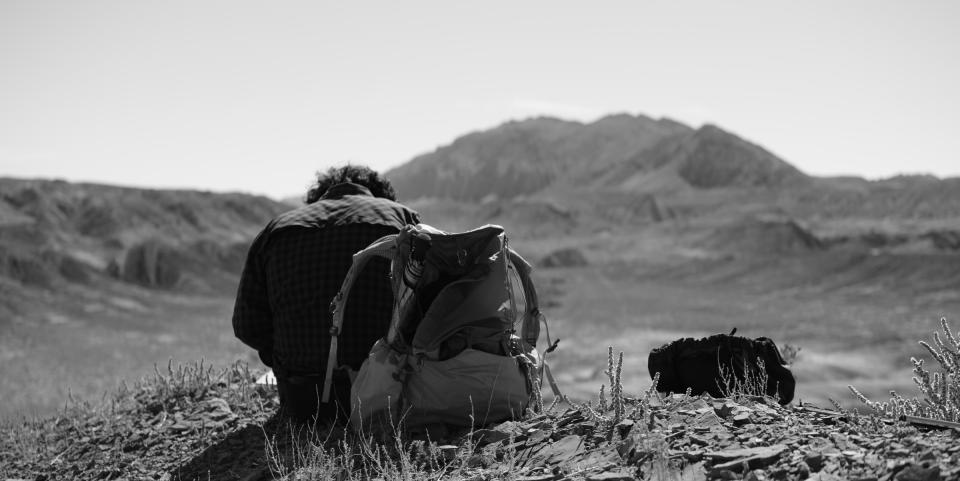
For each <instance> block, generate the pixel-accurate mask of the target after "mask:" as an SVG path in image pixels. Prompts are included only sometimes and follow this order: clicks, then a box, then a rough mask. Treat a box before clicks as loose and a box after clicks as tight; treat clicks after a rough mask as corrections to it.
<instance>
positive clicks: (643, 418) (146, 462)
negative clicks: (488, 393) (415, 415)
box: [0, 324, 960, 481]
mask: <svg viewBox="0 0 960 481" xmlns="http://www.w3.org/2000/svg"><path fill="white" fill-rule="evenodd" d="M944 326H945V324H944ZM945 334H946V337H945V341H943V340H939V338H935V344H936V345H937V348H936V352H937V353H938V354H940V357H941V358H943V359H944V360H945V361H946V362H947V363H949V362H953V361H955V360H956V359H957V354H956V349H955V348H956V347H957V343H956V339H955V337H953V335H952V333H951V332H950V331H949V330H948V329H946V326H945ZM941 341H943V342H941ZM947 342H949V343H950V344H952V347H951V348H949V349H947V348H946V343H947ZM931 350H932V351H933V350H934V348H933V347H932V346H931ZM948 356H949V357H948ZM623 358H624V356H623V353H619V354H618V355H617V356H614V350H613V348H608V350H607V363H606V371H605V374H606V376H607V382H608V384H605V385H604V386H603V387H602V388H601V390H600V394H599V395H598V397H597V399H596V400H595V401H592V402H586V403H576V402H570V401H568V402H569V403H570V405H571V406H570V407H569V408H567V409H564V408H562V404H563V402H561V401H555V402H554V403H553V404H552V405H551V406H550V407H548V408H546V409H545V410H544V412H541V413H534V412H532V411H531V412H529V413H528V414H527V416H526V417H525V418H524V419H522V420H517V421H508V422H504V423H501V424H499V425H496V426H489V427H487V428H485V429H475V430H474V429H470V430H465V431H463V432H455V433H449V435H448V436H446V437H445V438H443V439H431V438H429V437H420V438H417V437H412V436H410V435H408V434H405V433H403V432H402V431H397V430H395V431H394V432H392V433H388V434H389V435H388V436H386V437H378V436H369V435H358V434H355V433H354V432H352V430H350V428H349V427H343V426H338V427H335V428H332V429H328V428H312V427H306V426H302V425H295V424H290V423H288V422H286V421H284V420H283V419H280V418H277V417H275V416H273V415H272V413H273V412H274V411H275V409H276V395H275V391H274V390H272V389H269V388H265V387H263V386H257V385H255V384H254V383H253V379H254V377H255V376H254V374H253V373H251V372H250V371H249V370H248V368H247V367H246V366H245V365H244V364H242V363H236V364H234V365H232V366H230V367H228V368H226V369H221V370H217V369H213V368H211V367H210V366H208V365H206V364H205V363H203V362H200V363H194V364H189V365H185V366H174V364H173V363H170V364H168V365H167V366H166V368H163V369H161V368H158V369H156V370H155V372H154V374H153V375H151V376H148V377H146V378H144V379H143V380H141V381H139V382H137V383H134V384H133V385H132V386H123V387H122V388H121V389H119V390H118V391H117V392H116V393H114V395H113V396H112V397H110V398H108V399H107V400H106V401H105V402H104V403H103V404H101V405H98V406H93V405H90V404H86V403H82V402H78V401H71V403H70V404H69V405H68V406H66V407H65V408H64V409H63V410H62V411H61V412H60V413H59V414H58V415H57V416H55V417H52V418H46V419H32V420H23V421H21V422H16V423H8V425H6V426H3V429H2V431H0V432H2V433H3V434H2V436H0V478H23V477H32V478H36V479H117V478H120V477H123V478H127V479H162V480H167V481H174V480H208V481H209V480H228V479H229V480H236V479H283V480H289V481H294V480H326V479H337V480H344V481H346V480H372V479H379V480H384V481H393V480H403V481H432V480H437V481H439V480H441V479H444V480H448V479H449V480H466V479H470V480H478V481H479V480H493V479H497V480H499V479H505V480H518V481H519V480H531V479H544V480H546V479H571V480H584V481H589V480H598V479H673V478H681V477H682V479H703V477H704V476H706V477H707V478H709V479H714V478H723V479H734V478H741V477H742V478H744V479H747V477H750V476H752V478H751V479H784V480H792V479H806V478H807V477H809V476H810V475H811V474H812V473H815V472H822V473H827V474H831V475H833V476H840V477H850V478H858V477H859V478H864V477H866V478H869V477H871V476H872V477H874V478H880V477H883V476H888V475H892V474H896V473H899V472H901V471H905V470H912V471H911V472H918V473H927V474H929V475H936V476H941V475H942V476H944V477H947V478H949V477H950V476H956V475H960V449H954V448H953V447H951V446H955V443H954V442H953V440H952V439H950V438H951V436H952V435H950V434H949V433H946V432H940V433H937V432H933V433H930V432H926V433H925V432H921V431H918V430H917V429H916V428H914V427H911V426H909V425H906V424H903V423H895V422H890V421H884V420H883V419H882V418H881V417H879V416H862V415H857V414H856V413H854V412H847V411H827V410H824V409H819V408H812V407H809V406H807V405H800V406H779V405H778V404H777V403H776V402H775V401H774V400H772V399H770V398H766V397H762V396H755V395H751V394H750V392H752V391H750V389H751V387H750V383H749V382H748V383H746V384H740V385H733V386H732V389H733V390H732V391H731V396H732V397H730V398H725V399H713V398H710V397H705V396H691V395H690V393H689V392H688V393H686V394H675V395H670V396H665V397H664V396H661V395H660V394H659V393H657V391H656V384H657V377H656V376H655V377H654V380H653V384H652V385H651V386H650V388H649V389H648V390H646V391H645V392H644V393H642V394H641V395H640V396H639V397H636V398H634V397H630V396H628V395H627V394H626V393H625V392H624V389H623V387H624V374H625V373H624V369H623V367H624V366H623ZM947 359H949V361H947ZM918 364H921V363H918ZM951 365H955V364H951ZM951 372H953V371H951ZM949 376H951V377H949V379H954V378H953V377H952V376H953V374H949ZM924 379H926V378H919V381H920V384H922V385H924ZM929 379H930V384H929V385H928V388H929V389H934V388H940V389H943V387H942V385H940V384H936V382H937V381H936V379H938V378H937V377H936V376H930V377H929ZM757 382H758V383H760V384H759V385H764V383H762V382H760V381H759V380H758V381H757ZM948 390H949V389H948ZM937 399H941V398H937ZM950 399H954V398H950ZM894 437H895V439H896V442H892V441H891V439H893V438H894ZM788 445H789V446H792V447H793V449H787V446H788ZM831 449H832V450H833V451H830V450H831ZM825 453H836V454H825ZM854 454H856V455H854ZM889 459H898V460H899V461H897V462H896V463H893V464H891V463H888V462H886V461H883V460H889ZM618 476H620V477H618ZM924 479H939V478H937V477H932V478H924Z"/></svg>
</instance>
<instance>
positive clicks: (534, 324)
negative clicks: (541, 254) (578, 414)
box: [507, 248, 563, 398]
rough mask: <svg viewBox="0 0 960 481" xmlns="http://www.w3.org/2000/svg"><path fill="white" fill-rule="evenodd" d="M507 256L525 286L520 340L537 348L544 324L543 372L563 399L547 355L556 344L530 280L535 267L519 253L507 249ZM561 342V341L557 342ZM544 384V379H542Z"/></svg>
mask: <svg viewBox="0 0 960 481" xmlns="http://www.w3.org/2000/svg"><path fill="white" fill-rule="evenodd" d="M507 255H508V256H509V259H510V263H511V264H513V266H514V268H515V269H516V270H517V274H518V275H519V277H520V283H521V284H522V285H523V297H524V298H525V299H526V301H527V302H526V312H524V313H523V321H522V322H521V324H520V339H522V340H523V341H524V342H526V343H527V344H528V345H529V346H530V347H534V348H535V347H537V338H539V337H540V323H543V326H544V328H545V329H546V331H547V348H546V349H544V350H543V356H542V358H541V359H542V362H543V370H544V373H545V374H546V376H547V381H548V382H549V384H550V389H551V390H552V391H553V394H554V396H556V397H557V398H563V394H561V393H560V387H559V386H558V385H557V382H556V381H555V380H554V378H553V373H551V372H550V366H549V365H548V364H547V354H548V353H550V352H552V351H553V350H554V349H556V346H557V345H556V343H554V342H553V340H552V339H550V327H549V326H548V325H547V317H546V316H544V315H543V313H542V312H540V299H539V298H538V297H537V288H536V287H535V286H534V285H533V279H531V278H530V272H531V271H533V266H531V265H530V263H529V262H527V261H526V259H524V258H523V257H522V256H520V254H518V253H517V251H515V250H513V249H510V248H507ZM557 341H558V342H559V339H558V340H557ZM541 382H542V378H541Z"/></svg>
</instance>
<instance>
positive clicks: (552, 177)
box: [387, 114, 809, 201]
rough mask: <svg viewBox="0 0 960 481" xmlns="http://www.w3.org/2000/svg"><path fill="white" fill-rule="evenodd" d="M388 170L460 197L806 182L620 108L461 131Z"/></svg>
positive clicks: (705, 130)
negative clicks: (588, 119)
mask: <svg viewBox="0 0 960 481" xmlns="http://www.w3.org/2000/svg"><path fill="white" fill-rule="evenodd" d="M387 176H388V177H389V178H390V179H391V181H392V182H393V183H394V185H395V186H396V187H397V190H398V192H400V193H401V194H402V195H404V196H405V197H407V198H419V197H438V198H449V199H453V200H459V201H478V200H482V199H484V198H487V199H489V198H491V197H493V196H495V197H496V198H500V199H510V198H514V197H518V196H527V195H530V194H534V193H536V192H540V191H543V190H544V189H547V188H548V187H552V186H567V187H594V188H597V187H613V188H622V189H633V188H636V187H638V186H641V185H643V184H644V183H647V184H652V186H653V187H663V186H670V187H676V186H678V185H680V186H682V187H686V188H691V187H692V188H716V187H730V186H766V187H780V186H783V185H799V184H803V183H805V182H807V181H808V180H809V178H808V177H807V176H806V175H805V174H803V173H802V172H800V171H799V170H797V169H796V168H795V167H793V166H791V165H789V164H788V163H786V162H784V161H783V160H781V159H779V158H778V157H776V156H775V155H773V154H772V153H770V152H768V151H766V150H765V149H763V148H762V147H760V146H757V145H754V144H752V143H750V142H747V141H745V140H743V139H741V138H739V137H737V136H736V135H733V134H731V133H729V132H726V131H724V130H722V129H721V128H719V127H717V126H713V125H707V126H704V127H702V128H700V129H692V128H690V127H688V126H686V125H683V124H681V123H679V122H675V121H673V120H669V119H660V120H654V119H651V118H649V117H645V116H643V115H640V116H630V115H625V114H620V115H612V116H608V117H604V118H601V119H599V120H597V121H596V122H593V123H590V124H582V123H578V122H568V121H563V120H557V119H550V118H536V119H530V120H525V121H520V122H508V123H506V124H504V125H501V126H499V127H496V128H493V129H491V130H487V131H484V132H475V133H472V134H468V135H465V136H463V137H460V138H458V139H456V140H454V141H453V143H451V144H450V145H448V146H444V147H440V148H438V149H437V150H436V151H435V152H432V153H430V154H425V155H421V156H419V157H417V158H415V159H413V160H411V161H410V162H408V163H406V164H404V165H401V166H399V167H397V168H395V169H393V170H391V171H390V172H388V173H387ZM650 179H655V181H653V182H649V180H650Z"/></svg>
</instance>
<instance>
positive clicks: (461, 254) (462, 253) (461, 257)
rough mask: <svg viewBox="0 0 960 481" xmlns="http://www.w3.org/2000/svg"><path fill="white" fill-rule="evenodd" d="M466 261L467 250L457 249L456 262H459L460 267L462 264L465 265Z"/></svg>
mask: <svg viewBox="0 0 960 481" xmlns="http://www.w3.org/2000/svg"><path fill="white" fill-rule="evenodd" d="M466 263H467V250H466V249H460V250H458V251H457V264H459V265H460V267H463V266H464V265H466Z"/></svg>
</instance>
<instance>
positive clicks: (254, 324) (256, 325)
mask: <svg viewBox="0 0 960 481" xmlns="http://www.w3.org/2000/svg"><path fill="white" fill-rule="evenodd" d="M266 232H267V231H266V230H264V231H263V232H261V233H260V235H258V236H257V238H256V239H254V241H253V245H252V246H251V247H250V252H249V253H247V261H246V264H245V265H244V267H243V274H241V276H240V287H239V288H238V289H237V300H236V303H235V304H234V306H233V333H234V335H236V336H237V338H238V339H240V340H241V341H243V343H244V344H246V345H248V346H250V347H252V348H254V349H256V350H257V351H258V352H259V354H260V358H261V359H264V358H265V357H266V358H267V359H269V358H271V357H272V354H271V353H272V351H273V316H272V314H271V312H270V301H269V298H268V294H267V285H266V281H265V279H266V277H265V273H264V267H263V259H262V258H261V256H260V252H261V251H262V250H263V247H264V244H265V243H266V238H267V235H266ZM264 362H265V363H266V361H264ZM266 364H268V365H269V364H270V363H266Z"/></svg>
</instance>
